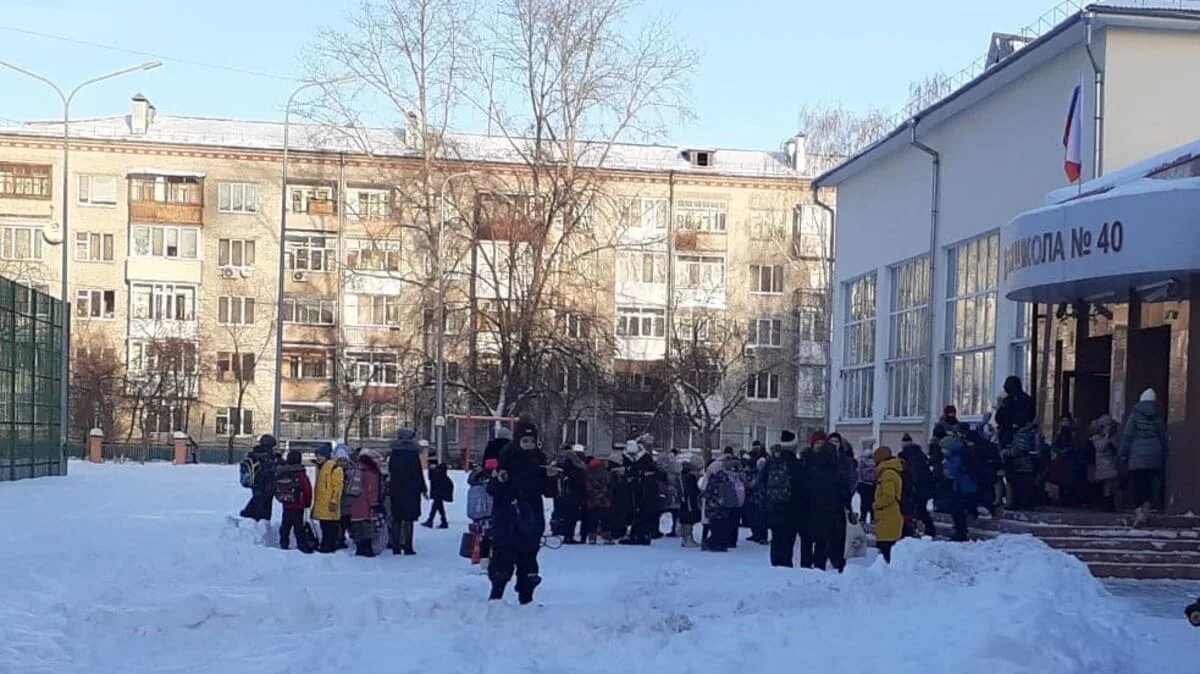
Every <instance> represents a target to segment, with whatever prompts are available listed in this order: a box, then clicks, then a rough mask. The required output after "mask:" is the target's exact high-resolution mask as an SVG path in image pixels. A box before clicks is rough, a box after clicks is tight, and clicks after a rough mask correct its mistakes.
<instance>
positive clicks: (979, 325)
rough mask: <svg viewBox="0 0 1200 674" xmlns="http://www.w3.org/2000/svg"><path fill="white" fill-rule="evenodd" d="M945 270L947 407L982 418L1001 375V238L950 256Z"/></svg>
mask: <svg viewBox="0 0 1200 674" xmlns="http://www.w3.org/2000/svg"><path fill="white" fill-rule="evenodd" d="M948 253H949V255H948V259H947V265H946V270H947V271H946V279H947V283H946V291H947V299H946V352H945V354H944V356H943V357H944V359H945V362H944V364H943V374H944V377H945V379H944V386H943V389H942V391H943V395H944V396H945V401H944V402H945V403H946V404H952V405H957V406H958V413H959V416H964V417H965V416H978V415H982V414H983V413H984V412H986V411H987V409H988V407H989V406H990V405H991V403H992V391H993V386H994V383H993V382H994V380H995V372H996V289H997V286H998V285H999V280H1000V274H999V266H1000V235H999V234H990V235H988V236H985V237H983V238H980V239H975V240H974V241H969V242H967V243H963V244H960V245H958V246H955V247H954V248H951V249H950V250H949V251H948Z"/></svg>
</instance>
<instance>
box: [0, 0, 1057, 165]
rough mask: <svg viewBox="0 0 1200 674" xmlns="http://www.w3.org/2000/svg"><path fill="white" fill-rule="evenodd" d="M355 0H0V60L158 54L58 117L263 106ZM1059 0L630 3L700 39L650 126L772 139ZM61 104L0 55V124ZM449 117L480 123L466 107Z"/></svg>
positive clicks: (33, 65)
mask: <svg viewBox="0 0 1200 674" xmlns="http://www.w3.org/2000/svg"><path fill="white" fill-rule="evenodd" d="M355 2H356V0H193V1H191V2H164V1H163V0H153V1H147V0H121V2H112V3H107V2H105V3H101V2H95V0H0V10H2V11H0V60H3V61H8V62H10V63H13V64H15V65H18V66H20V67H22V68H25V69H27V70H31V71H34V72H37V73H39V74H41V75H43V76H45V77H47V78H49V79H51V80H52V81H54V82H55V83H57V84H59V86H62V87H63V88H70V87H72V86H74V85H75V84H76V83H78V82H80V81H82V80H85V79H89V78H91V77H94V76H97V75H101V74H105V73H108V72H112V71H114V70H119V69H121V68H125V67H128V66H131V65H136V64H137V63H140V62H142V61H144V60H147V59H148V58H153V57H150V56H142V55H138V54H132V53H122V52H117V51H113V50H110V49H105V48H103V47H99V46H90V45H84V44H78V43H76V42H68V41H63V40H58V39H53V38H49V37H44V36H37V35H31V34H29V32H36V33H44V34H52V35H55V36H58V37H65V38H70V39H71V40H75V41H82V42H88V43H95V44H97V45H107V46H116V47H120V48H122V49H126V50H133V51H137V52H144V53H146V54H153V55H154V57H160V58H161V60H163V62H164V66H163V67H162V68H159V69H157V70H154V71H149V72H137V73H134V74H130V75H126V76H123V77H121V78H119V79H114V80H111V81H108V82H103V83H99V84H96V85H92V86H91V87H89V88H87V89H84V90H83V91H82V92H81V93H80V94H79V96H78V97H77V98H76V99H75V101H74V103H73V104H72V115H71V116H72V118H73V119H78V118H85V117H96V116H107V115H119V114H125V113H126V112H127V111H128V106H129V98H130V97H131V96H132V95H133V94H134V93H137V92H141V93H144V94H145V95H146V96H147V97H148V98H149V99H150V100H151V101H152V102H153V103H154V105H155V106H156V107H157V108H158V110H159V112H160V113H161V114H175V115H194V116H206V117H231V118H238V119H256V120H263V119H267V120H272V119H279V118H280V116H281V110H282V107H283V104H284V102H285V101H286V99H287V96H288V94H289V93H290V92H291V89H292V87H293V86H294V83H293V82H289V81H288V79H287V78H296V77H299V76H300V74H301V71H300V68H299V65H298V55H299V54H300V53H301V51H302V50H303V48H304V46H305V45H306V44H308V43H309V42H310V41H311V39H312V36H313V34H314V33H315V31H316V30H317V29H318V28H319V27H321V26H325V25H337V24H339V22H340V21H341V19H342V17H343V16H344V14H345V12H346V11H347V10H348V9H350V8H351V6H352V5H353V4H354V3H355ZM1059 2H1060V0H1004V1H1003V2H994V1H993V2H987V1H983V0H906V1H905V2H891V1H888V0H840V1H837V2H828V1H826V0H657V2H655V1H654V0H648V1H647V4H646V6H645V7H644V8H643V9H644V11H650V12H658V13H660V14H664V15H666V16H667V17H669V18H670V19H671V20H672V21H673V23H674V26H675V30H676V32H677V34H678V36H679V37H680V39H683V40H686V41H687V42H688V43H690V44H691V45H692V46H694V47H695V48H697V49H698V50H700V52H701V55H702V60H701V63H700V66H699V69H698V70H697V72H696V75H695V77H694V79H693V84H692V94H693V111H694V116H695V118H694V120H691V121H688V122H685V123H681V124H679V125H678V126H677V127H676V128H674V129H672V130H671V132H670V135H669V137H668V138H666V139H665V140H666V141H667V142H671V143H675V144H679V145H694V146H706V147H716V148H720V147H725V148H753V149H773V148H777V147H779V146H780V144H781V142H782V141H783V140H784V139H786V138H787V137H789V136H791V135H792V134H794V133H795V132H796V131H799V130H800V129H798V128H796V127H797V112H798V110H799V109H800V108H801V107H802V106H804V105H805V104H819V103H834V104H840V105H844V106H846V107H848V108H851V109H854V110H860V111H861V110H866V109H869V108H873V107H875V108H883V109H886V110H898V109H899V108H900V107H902V106H903V104H904V102H905V100H906V97H907V90H908V89H907V88H908V83H909V82H910V81H912V80H914V79H918V78H921V77H923V76H926V75H929V74H932V73H938V72H943V73H954V72H957V71H958V70H960V69H961V68H963V67H964V66H966V65H967V64H969V63H970V62H971V61H973V60H974V59H975V58H977V57H978V56H980V55H981V54H984V53H986V51H987V46H988V40H989V38H990V36H991V34H992V32H997V31H998V32H1019V31H1020V30H1021V29H1022V28H1023V27H1025V26H1027V25H1029V24H1031V23H1033V22H1034V21H1035V20H1036V19H1037V18H1038V17H1039V16H1041V15H1042V14H1043V13H1044V12H1046V11H1047V10H1049V9H1051V8H1052V7H1054V6H1055V5H1056V4H1058V3H1059ZM200 63H203V64H208V65H205V66H202V65H197V64H200ZM210 66H221V67H219V68H218V67H210ZM237 70H244V71H254V72H257V73H264V74H267V75H274V76H275V77H267V76H261V75H252V74H246V73H242V72H235V71H237ZM61 110H62V108H61V104H60V103H59V102H58V100H57V97H56V96H55V94H54V93H53V92H52V91H51V90H50V89H49V87H47V86H46V85H45V84H42V83H40V82H37V81H35V80H32V79H29V78H27V77H25V76H24V75H20V74H18V73H15V72H12V71H10V70H8V69H5V68H0V124H10V123H11V122H10V121H6V120H29V119H49V118H58V117H61V114H62V112H61ZM394 121H395V120H381V122H383V123H392V122H394ZM459 130H461V131H481V130H482V129H480V128H478V124H472V123H471V122H470V121H469V120H467V121H464V122H463V123H462V124H461V125H460V126H459Z"/></svg>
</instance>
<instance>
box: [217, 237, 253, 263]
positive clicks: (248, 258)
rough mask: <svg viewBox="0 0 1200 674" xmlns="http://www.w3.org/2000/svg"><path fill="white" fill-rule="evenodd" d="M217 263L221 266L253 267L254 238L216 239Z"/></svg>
mask: <svg viewBox="0 0 1200 674" xmlns="http://www.w3.org/2000/svg"><path fill="white" fill-rule="evenodd" d="M217 265H218V266H221V267H253V266H254V239H220V240H219V241H217Z"/></svg>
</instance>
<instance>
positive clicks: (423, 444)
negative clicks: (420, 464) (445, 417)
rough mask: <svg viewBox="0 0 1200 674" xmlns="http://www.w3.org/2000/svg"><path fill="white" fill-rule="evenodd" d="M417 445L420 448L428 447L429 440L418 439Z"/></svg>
mask: <svg viewBox="0 0 1200 674" xmlns="http://www.w3.org/2000/svg"><path fill="white" fill-rule="evenodd" d="M417 446H418V447H420V448H421V449H425V448H427V447H429V441H428V440H418V441H417Z"/></svg>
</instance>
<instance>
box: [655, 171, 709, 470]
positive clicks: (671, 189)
mask: <svg viewBox="0 0 1200 674" xmlns="http://www.w3.org/2000/svg"><path fill="white" fill-rule="evenodd" d="M663 320H664V321H666V326H665V327H664V330H663V336H664V337H665V340H664V341H665V348H666V351H665V353H664V361H665V362H667V363H670V362H671V341H672V340H671V335H672V333H673V331H674V329H675V171H674V170H671V171H668V172H667V306H666V311H665V315H664V316H663ZM672 388H674V387H672ZM668 396H669V397H668V400H667V447H668V448H670V449H674V448H675V446H676V445H675V394H674V391H673V390H672V391H671V392H670V393H669V394H668ZM718 443H719V441H718ZM689 444H691V443H689ZM704 444H705V445H706V446H707V444H708V443H707V438H706V439H705V443H704Z"/></svg>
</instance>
